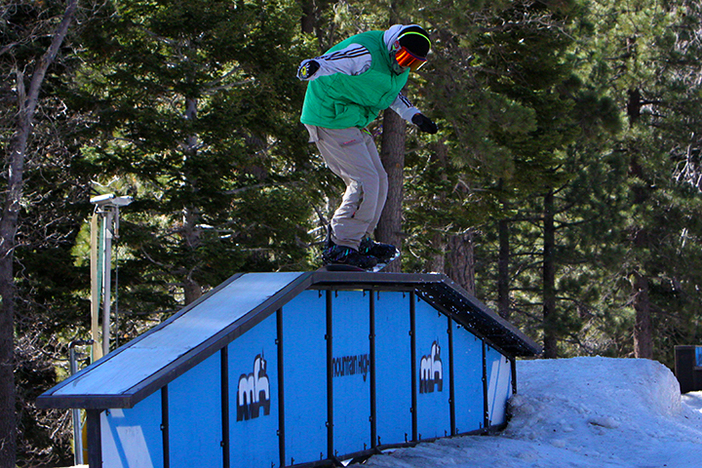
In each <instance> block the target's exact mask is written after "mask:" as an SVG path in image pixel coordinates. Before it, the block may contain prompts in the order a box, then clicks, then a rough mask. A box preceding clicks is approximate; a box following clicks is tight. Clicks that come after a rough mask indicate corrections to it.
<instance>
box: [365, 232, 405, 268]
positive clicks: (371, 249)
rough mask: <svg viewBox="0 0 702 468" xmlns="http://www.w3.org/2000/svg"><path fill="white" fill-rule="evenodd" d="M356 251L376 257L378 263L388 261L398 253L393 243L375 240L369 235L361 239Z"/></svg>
mask: <svg viewBox="0 0 702 468" xmlns="http://www.w3.org/2000/svg"><path fill="white" fill-rule="evenodd" d="M358 252H359V253H360V254H361V255H372V256H373V257H375V258H377V259H378V263H389V262H391V261H392V260H394V259H396V258H397V257H398V255H400V251H399V250H397V248H396V247H395V246H394V245H390V244H383V243H381V242H375V241H374V240H373V239H371V238H370V237H364V238H363V240H361V246H360V247H359V248H358Z"/></svg>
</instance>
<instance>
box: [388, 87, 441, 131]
mask: <svg viewBox="0 0 702 468" xmlns="http://www.w3.org/2000/svg"><path fill="white" fill-rule="evenodd" d="M390 108H391V109H392V110H394V111H395V112H397V114H398V115H399V116H400V117H402V118H403V119H405V120H406V121H408V122H410V123H413V124H415V125H416V126H417V127H419V130H420V131H422V132H427V133H436V132H437V131H438V130H439V128H438V127H437V126H436V124H435V123H434V122H432V121H431V119H429V117H427V116H425V115H424V114H422V113H421V112H420V111H419V109H417V108H416V107H414V106H413V105H412V103H411V102H410V100H409V99H407V98H406V97H405V96H404V95H402V93H400V94H398V95H397V99H395V101H394V102H393V103H392V104H390Z"/></svg>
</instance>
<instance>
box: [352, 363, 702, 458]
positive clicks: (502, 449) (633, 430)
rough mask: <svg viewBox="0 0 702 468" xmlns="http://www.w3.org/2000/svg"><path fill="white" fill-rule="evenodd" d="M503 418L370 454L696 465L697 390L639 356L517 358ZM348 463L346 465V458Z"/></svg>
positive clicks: (700, 424) (701, 419)
mask: <svg viewBox="0 0 702 468" xmlns="http://www.w3.org/2000/svg"><path fill="white" fill-rule="evenodd" d="M517 382H518V393H517V394H516V395H514V396H513V397H512V399H511V400H510V403H509V406H510V409H509V410H510V412H511V420H510V421H509V424H508V426H507V428H506V429H505V430H504V431H502V432H501V433H499V434H497V435H495V436H463V437H454V438H449V439H441V440H438V441H436V442H430V443H422V444H419V445H417V446H416V447H412V448H403V449H398V450H395V451H392V452H389V453H384V454H381V455H376V456H374V457H371V458H370V459H369V460H368V461H367V462H366V463H365V464H364V466H365V467H378V468H380V467H384V468H420V467H421V468H427V467H432V468H434V467H436V468H610V467H611V468H619V467H622V468H654V467H655V468H661V467H670V468H700V467H702V392H691V393H688V394H686V395H682V396H681V395H680V387H679V385H678V382H677V380H676V379H675V377H674V375H673V373H672V372H671V371H670V370H669V369H668V368H667V367H665V366H663V365H662V364H660V363H658V362H655V361H650V360H645V359H612V358H603V357H581V358H572V359H556V360H533V361H518V363H517ZM351 466H355V465H351Z"/></svg>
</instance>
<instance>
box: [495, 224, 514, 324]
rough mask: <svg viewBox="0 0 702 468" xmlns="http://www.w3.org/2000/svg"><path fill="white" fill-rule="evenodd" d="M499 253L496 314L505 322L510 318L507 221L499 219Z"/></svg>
mask: <svg viewBox="0 0 702 468" xmlns="http://www.w3.org/2000/svg"><path fill="white" fill-rule="evenodd" d="M497 230H498V235H499V243H500V251H499V256H498V259H497V312H498V313H499V314H500V317H502V318H503V319H505V320H509V318H510V307H509V306H510V300H509V285H510V280H509V263H510V255H511V253H510V248H509V221H508V220H506V219H501V220H500V221H499V222H498V223H497Z"/></svg>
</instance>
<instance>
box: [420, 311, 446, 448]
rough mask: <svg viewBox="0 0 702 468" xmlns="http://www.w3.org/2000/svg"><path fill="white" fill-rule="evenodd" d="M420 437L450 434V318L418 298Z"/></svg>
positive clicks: (428, 437)
mask: <svg viewBox="0 0 702 468" xmlns="http://www.w3.org/2000/svg"><path fill="white" fill-rule="evenodd" d="M415 317H416V318H415V320H416V327H417V340H416V345H417V350H416V352H417V371H418V375H416V376H415V378H416V379H417V382H418V385H417V389H418V395H417V436H418V438H419V439H431V438H435V437H444V436H447V435H451V407H450V404H449V399H450V392H449V378H450V375H449V352H450V350H449V345H448V327H449V322H448V318H447V317H446V316H445V315H443V314H441V313H440V312H439V311H437V310H436V309H435V308H433V307H432V306H430V305H429V304H427V303H426V302H424V301H423V300H422V299H420V298H417V304H416V316H415Z"/></svg>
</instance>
